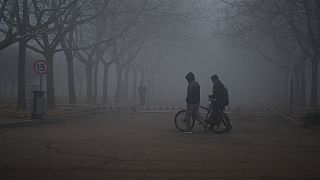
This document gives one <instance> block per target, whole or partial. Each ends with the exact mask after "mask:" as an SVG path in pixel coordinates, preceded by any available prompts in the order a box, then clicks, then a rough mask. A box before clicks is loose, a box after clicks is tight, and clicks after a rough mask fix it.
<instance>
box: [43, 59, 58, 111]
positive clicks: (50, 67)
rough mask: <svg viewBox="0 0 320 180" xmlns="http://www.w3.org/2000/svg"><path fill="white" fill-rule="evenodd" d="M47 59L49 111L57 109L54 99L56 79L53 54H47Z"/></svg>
mask: <svg viewBox="0 0 320 180" xmlns="http://www.w3.org/2000/svg"><path fill="white" fill-rule="evenodd" d="M45 58H46V60H47V62H48V74H47V99H48V101H47V104H48V108H49V109H55V108H56V102H55V97H54V80H53V79H54V77H53V53H47V54H45Z"/></svg>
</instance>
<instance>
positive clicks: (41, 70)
mask: <svg viewBox="0 0 320 180" xmlns="http://www.w3.org/2000/svg"><path fill="white" fill-rule="evenodd" d="M33 70H34V71H35V72H36V73H37V74H46V73H47V72H48V63H47V61H45V60H38V61H36V62H35V63H34V64H33Z"/></svg>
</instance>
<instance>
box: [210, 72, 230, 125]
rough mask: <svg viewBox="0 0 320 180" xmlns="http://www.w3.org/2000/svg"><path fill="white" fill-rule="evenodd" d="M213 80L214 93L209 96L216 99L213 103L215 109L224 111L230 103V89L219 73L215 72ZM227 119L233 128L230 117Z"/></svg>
mask: <svg viewBox="0 0 320 180" xmlns="http://www.w3.org/2000/svg"><path fill="white" fill-rule="evenodd" d="M211 81H212V83H213V87H212V95H210V96H209V98H212V99H215V100H214V101H213V104H212V107H213V110H214V111H215V112H224V110H225V107H226V106H227V105H229V96H228V90H227V88H226V87H225V86H224V84H223V83H222V82H221V81H220V79H219V76H218V75H216V74H215V75H213V76H211ZM227 121H228V123H229V125H230V126H229V128H230V129H231V128H232V125H231V122H230V120H229V118H227Z"/></svg>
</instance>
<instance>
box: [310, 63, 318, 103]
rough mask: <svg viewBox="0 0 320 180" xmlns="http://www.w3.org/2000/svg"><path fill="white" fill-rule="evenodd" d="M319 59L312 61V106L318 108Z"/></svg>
mask: <svg viewBox="0 0 320 180" xmlns="http://www.w3.org/2000/svg"><path fill="white" fill-rule="evenodd" d="M318 65H319V61H318V58H317V57H315V58H313V59H312V60H311V66H312V78H311V99H310V106H311V107H314V108H316V107H317V106H318V68H319V67H318Z"/></svg>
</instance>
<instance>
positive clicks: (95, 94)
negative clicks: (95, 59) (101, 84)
mask: <svg viewBox="0 0 320 180" xmlns="http://www.w3.org/2000/svg"><path fill="white" fill-rule="evenodd" d="M98 66H99V63H97V64H96V65H95V66H94V74H93V104H96V103H97V97H98Z"/></svg>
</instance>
